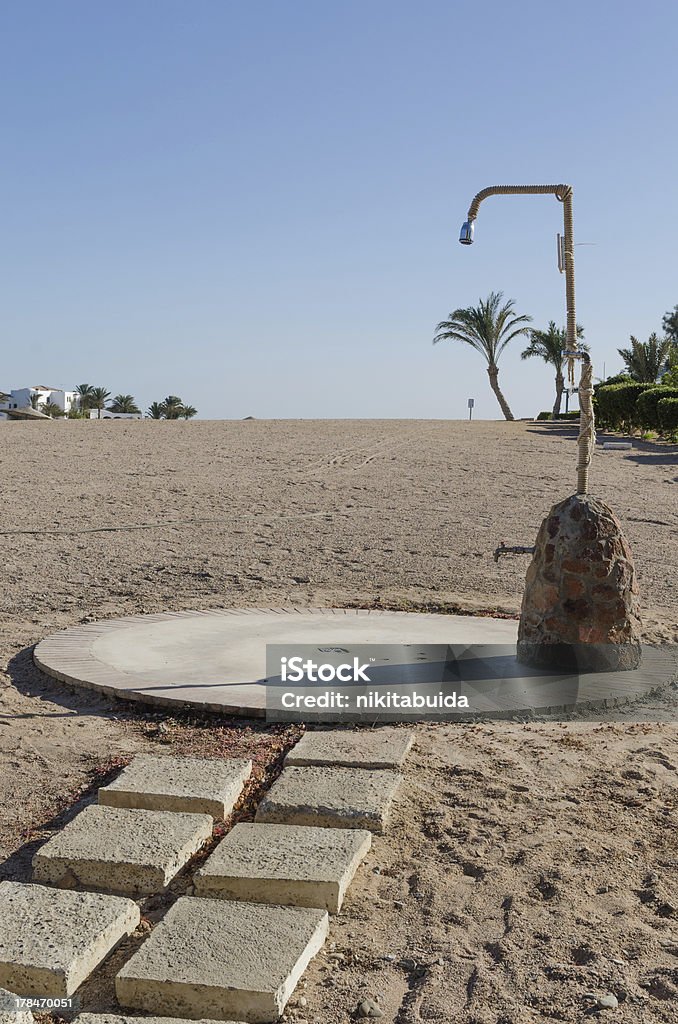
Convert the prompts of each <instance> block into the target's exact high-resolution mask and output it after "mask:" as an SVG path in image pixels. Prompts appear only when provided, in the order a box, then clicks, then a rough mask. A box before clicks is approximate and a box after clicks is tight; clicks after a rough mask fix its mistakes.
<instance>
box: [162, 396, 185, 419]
mask: <svg viewBox="0 0 678 1024" xmlns="http://www.w3.org/2000/svg"><path fill="white" fill-rule="evenodd" d="M161 404H162V411H163V416H164V418H165V419H166V420H178V419H179V417H180V416H181V415H183V412H182V410H183V408H184V403H183V402H182V401H181V399H180V398H179V396H178V395H168V396H167V398H165V399H163V401H162V403H161Z"/></svg>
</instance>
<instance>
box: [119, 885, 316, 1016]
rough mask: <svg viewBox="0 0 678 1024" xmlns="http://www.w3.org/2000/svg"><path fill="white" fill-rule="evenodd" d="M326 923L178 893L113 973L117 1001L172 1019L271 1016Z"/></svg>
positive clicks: (311, 913) (290, 911)
mask: <svg viewBox="0 0 678 1024" xmlns="http://www.w3.org/2000/svg"><path fill="white" fill-rule="evenodd" d="M328 922H329V919H328V916H327V912H326V911H325V910H317V909H310V908H306V907H270V906H265V905H263V904H260V903H235V902H231V901H229V900H212V899H199V898H195V897H190V896H184V897H182V898H181V899H179V900H177V902H176V903H175V904H174V906H173V907H171V908H170V910H169V911H168V912H167V914H166V915H165V917H164V918H163V920H162V921H161V922H160V924H159V925H157V927H156V928H155V929H154V930H153V932H152V933H151V935H150V937H149V938H148V939H147V940H146V942H145V943H144V944H143V946H142V947H141V949H139V950H138V952H136V953H135V954H134V956H133V957H132V959H131V960H130V961H129V962H128V963H127V964H125V966H124V967H123V968H122V970H121V971H120V972H119V974H118V975H117V977H116V979H115V991H116V995H117V997H118V1002H119V1003H120V1005H121V1006H124V1007H134V1008H135V1009H139V1010H144V1011H146V1012H147V1013H153V1014H163V1015H167V1016H172V1017H182V1016H183V1017H188V1016H190V1017H191V1018H197V1017H203V1018H205V1019H215V1020H224V1019H228V1018H232V1017H235V1018H238V1019H242V1020H243V1021H248V1022H255V1024H268V1022H269V1021H277V1020H278V1018H279V1016H280V1014H281V1013H282V1011H283V1009H284V1007H285V1004H286V1003H287V1001H288V999H289V997H290V996H291V994H292V992H293V991H294V988H295V986H296V984H297V982H298V980H299V978H300V977H301V975H302V973H303V972H304V970H305V968H306V966H307V965H308V963H309V961H310V960H311V959H312V958H313V957H314V956H315V954H316V953H317V952H318V950H320V949H321V948H322V946H323V944H324V942H325V939H326V938H327V932H328V926H329V925H328Z"/></svg>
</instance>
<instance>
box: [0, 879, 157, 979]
mask: <svg viewBox="0 0 678 1024" xmlns="http://www.w3.org/2000/svg"><path fill="white" fill-rule="evenodd" d="M140 919H141V915H140V913H139V908H138V906H137V905H136V903H134V902H133V901H132V900H128V899H125V898H124V897H121V896H108V895H104V894H103V893H95V892H71V891H66V890H64V889H50V888H47V886H44V885H30V884H24V883H21V882H1V883H0V985H2V986H3V987H4V988H8V989H9V990H10V991H11V992H17V993H18V994H20V995H23V996H46V997H47V996H50V997H53V996H70V995H72V994H73V992H75V990H76V989H77V988H78V986H79V985H80V984H81V983H82V982H83V981H84V980H85V978H87V977H88V975H90V974H91V973H92V971H93V970H94V968H95V967H96V966H97V965H98V964H99V963H101V961H102V960H103V959H104V957H105V956H106V955H107V954H108V953H110V951H111V950H112V949H113V948H114V947H115V946H116V945H117V944H118V942H119V941H120V940H121V939H123V938H124V937H125V936H126V935H129V934H130V933H131V932H133V931H134V929H135V928H136V927H137V925H138V924H139V921H140Z"/></svg>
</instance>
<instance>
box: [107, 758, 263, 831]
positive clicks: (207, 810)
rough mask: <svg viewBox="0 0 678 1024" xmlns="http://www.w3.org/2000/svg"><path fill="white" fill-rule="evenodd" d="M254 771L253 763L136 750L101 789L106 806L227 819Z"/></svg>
mask: <svg viewBox="0 0 678 1024" xmlns="http://www.w3.org/2000/svg"><path fill="white" fill-rule="evenodd" d="M251 774H252V762H251V761H240V760H229V761H219V760H217V759H216V758H209V759H207V758H206V759H202V758H199V757H155V756H153V755H151V754H138V755H137V756H136V757H135V758H134V760H133V761H132V763H131V764H129V765H128V766H127V768H124V769H123V770H122V772H121V773H120V775H118V777H117V779H115V780H114V781H113V782H111V783H110V784H109V785H108V786H102V787H101V789H100V790H99V803H100V804H106V805H107V806H108V807H138V808H141V809H143V810H147V811H190V812H192V813H195V814H211V815H212V817H213V818H217V819H220V820H221V819H223V818H225V817H226V815H228V814H230V813H231V811H232V810H233V808H234V807H235V804H236V802H237V800H238V798H239V797H240V794H241V793H242V790H243V786H244V785H245V783H246V782H247V780H248V779H249V777H250V775H251Z"/></svg>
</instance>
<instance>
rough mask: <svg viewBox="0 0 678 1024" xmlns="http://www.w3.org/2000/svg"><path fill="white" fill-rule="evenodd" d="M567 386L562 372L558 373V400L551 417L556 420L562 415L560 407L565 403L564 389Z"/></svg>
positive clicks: (554, 404)
mask: <svg viewBox="0 0 678 1024" xmlns="http://www.w3.org/2000/svg"><path fill="white" fill-rule="evenodd" d="M564 386H565V378H564V377H563V375H562V373H561V372H560V370H557V371H556V400H555V402H554V403H553V412H552V413H551V415H552V416H553V418H554V419H555V418H556V416H558V415H559V413H560V406H561V403H562V401H563V387H564Z"/></svg>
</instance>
